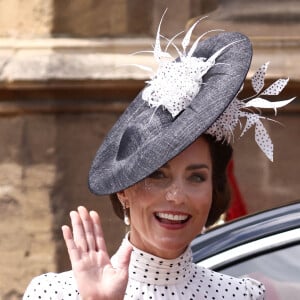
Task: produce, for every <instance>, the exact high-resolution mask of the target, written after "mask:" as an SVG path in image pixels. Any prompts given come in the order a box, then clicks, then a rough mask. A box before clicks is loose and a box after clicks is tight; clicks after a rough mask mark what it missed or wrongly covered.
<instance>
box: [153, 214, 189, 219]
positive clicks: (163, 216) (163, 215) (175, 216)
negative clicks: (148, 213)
mask: <svg viewBox="0 0 300 300" xmlns="http://www.w3.org/2000/svg"><path fill="white" fill-rule="evenodd" d="M156 216H157V217H159V218H160V219H167V220H170V221H185V220H186V219H187V218H188V216H187V215H174V214H166V213H156Z"/></svg>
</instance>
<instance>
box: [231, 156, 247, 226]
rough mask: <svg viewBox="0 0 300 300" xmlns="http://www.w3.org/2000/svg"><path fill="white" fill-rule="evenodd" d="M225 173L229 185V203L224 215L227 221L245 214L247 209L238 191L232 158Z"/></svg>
mask: <svg viewBox="0 0 300 300" xmlns="http://www.w3.org/2000/svg"><path fill="white" fill-rule="evenodd" d="M227 174H228V180H229V185H230V186H231V205H230V207H229V210H228V211H227V215H226V220H227V221H229V220H233V219H235V218H238V217H241V216H244V215H246V214H247V209H246V205H245V203H244V200H243V197H242V194H241V192H240V189H239V187H238V183H237V181H236V178H235V176H234V165H233V160H231V161H230V162H229V165H228V169H227Z"/></svg>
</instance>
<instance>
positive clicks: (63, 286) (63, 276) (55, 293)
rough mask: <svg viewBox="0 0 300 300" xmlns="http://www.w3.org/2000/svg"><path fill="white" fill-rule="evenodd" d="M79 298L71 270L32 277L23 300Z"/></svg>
mask: <svg viewBox="0 0 300 300" xmlns="http://www.w3.org/2000/svg"><path fill="white" fill-rule="evenodd" d="M33 299H34V300H38V299H43V300H46V299H47V300H48V299H49V300H50V299H51V300H63V299H68V300H80V299H81V298H80V295H79V292H78V290H77V287H76V282H75V280H74V277H73V273H72V272H64V273H59V274H56V273H46V274H43V275H40V276H38V277H35V278H33V279H32V281H31V282H30V284H29V285H28V287H27V289H26V291H25V294H24V296H23V300H33Z"/></svg>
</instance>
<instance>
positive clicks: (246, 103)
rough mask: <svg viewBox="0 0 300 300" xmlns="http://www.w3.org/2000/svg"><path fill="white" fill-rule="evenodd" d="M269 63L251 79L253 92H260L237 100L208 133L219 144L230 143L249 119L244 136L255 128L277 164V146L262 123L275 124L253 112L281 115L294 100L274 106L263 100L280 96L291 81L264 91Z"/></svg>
mask: <svg viewBox="0 0 300 300" xmlns="http://www.w3.org/2000/svg"><path fill="white" fill-rule="evenodd" d="M268 65H269V63H268V62H267V63H265V64H263V65H262V66H261V67H260V68H259V69H258V70H257V71H256V73H255V74H254V76H253V77H252V79H251V83H252V87H253V90H254V91H255V92H256V94H255V95H254V96H252V97H251V98H248V99H244V100H239V99H238V98H235V99H233V101H232V102H231V103H230V104H229V106H228V107H227V108H226V110H225V111H224V112H223V113H222V114H221V115H220V117H219V118H218V119H217V120H216V121H215V122H214V123H213V124H212V125H211V126H210V128H209V129H208V130H207V131H206V133H207V134H210V135H212V136H215V137H216V139H217V140H219V141H221V140H225V141H227V142H228V143H230V141H231V138H232V137H233V132H234V130H235V128H236V126H237V125H238V124H239V125H240V126H241V119H243V118H245V119H246V123H245V126H244V128H243V130H242V133H241V135H240V136H243V135H244V134H245V133H246V132H247V131H248V130H249V129H250V128H251V127H253V126H254V127H255V141H256V143H257V145H258V146H259V147H260V149H261V150H262V151H263V152H264V154H265V155H266V156H267V157H268V158H269V159H270V160H271V161H273V143H272V141H271V138H270V136H269V134H268V132H267V130H266V128H265V127H264V125H263V123H262V121H261V120H262V119H265V120H271V119H269V118H266V117H264V116H262V115H261V114H259V113H255V112H253V111H251V110H250V109H249V108H250V107H252V108H255V109H257V110H258V111H259V109H260V108H272V109H274V111H275V115H276V113H277V108H280V107H283V106H285V105H287V104H289V103H290V102H292V101H293V100H294V99H295V97H294V98H291V99H288V100H282V101H275V102H271V101H269V100H266V99H264V98H262V96H276V95H279V94H280V92H281V91H282V90H283V89H284V87H285V86H286V85H287V83H288V79H278V80H276V81H275V82H274V83H273V84H271V85H270V86H269V87H268V88H266V89H265V90H264V91H262V90H263V88H264V84H265V75H266V71H267V68H268Z"/></svg>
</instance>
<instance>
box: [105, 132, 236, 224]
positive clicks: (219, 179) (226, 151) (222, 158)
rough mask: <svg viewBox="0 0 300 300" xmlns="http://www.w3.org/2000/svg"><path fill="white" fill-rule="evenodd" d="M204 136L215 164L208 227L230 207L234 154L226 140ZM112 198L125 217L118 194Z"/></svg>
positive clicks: (118, 213) (119, 215)
mask: <svg viewBox="0 0 300 300" xmlns="http://www.w3.org/2000/svg"><path fill="white" fill-rule="evenodd" d="M202 136H203V137H204V138H205V140H206V141H207V142H208V144H209V149H210V153H211V159H212V166H213V172H212V183H213V195H212V205H211V208H210V211H209V214H208V218H207V222H206V226H207V227H208V226H211V225H213V224H214V223H215V222H216V221H217V220H218V219H219V217H220V216H221V215H222V214H223V213H224V212H225V211H226V210H227V209H228V207H229V203H230V187H229V184H228V180H227V165H228V163H229V161H230V159H231V156H232V147H231V145H230V144H227V143H226V142H222V141H216V139H215V138H214V137H212V136H211V135H207V134H204V135H202ZM110 200H111V202H112V206H113V209H114V212H115V213H116V215H117V216H118V217H119V218H121V219H123V218H124V213H123V207H122V205H121V203H120V201H119V199H118V197H117V194H112V195H110Z"/></svg>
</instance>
